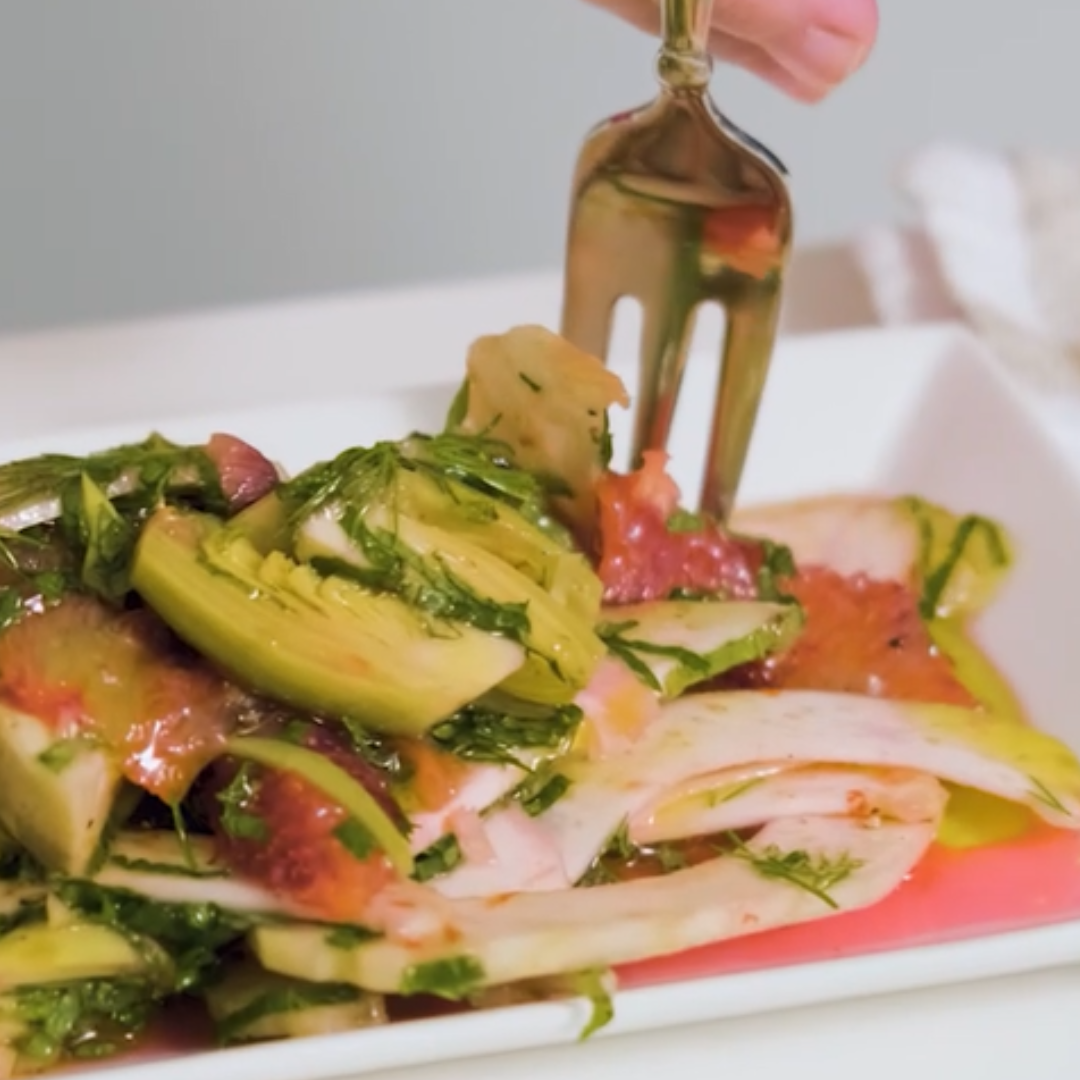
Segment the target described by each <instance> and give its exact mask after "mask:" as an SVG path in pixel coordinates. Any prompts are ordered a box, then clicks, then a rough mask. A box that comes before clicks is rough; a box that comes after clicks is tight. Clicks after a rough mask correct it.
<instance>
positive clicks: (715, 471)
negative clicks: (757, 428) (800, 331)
mask: <svg viewBox="0 0 1080 1080" xmlns="http://www.w3.org/2000/svg"><path fill="white" fill-rule="evenodd" d="M725 311H726V314H727V326H726V329H725V333H724V347H723V359H722V362H721V367H720V381H719V385H718V387H717V395H716V403H715V405H714V407H713V417H712V429H711V431H710V433H709V446H708V450H707V453H706V457H705V475H704V478H703V482H702V488H701V500H700V504H699V505H700V508H701V510H703V511H704V512H705V513H707V514H710V515H713V516H715V517H716V518H718V519H719V520H720V521H727V520H728V517H729V515H730V513H731V509H732V506H733V504H734V502H735V496H736V494H737V492H738V489H739V481H740V480H741V479H742V472H743V466H744V465H745V464H746V455H747V451H748V450H749V448H750V438H751V436H752V434H753V430H754V421H755V418H756V416H757V411H758V405H759V404H760V402H761V396H762V391H763V390H764V389H765V379H766V376H767V375H768V372H769V362H770V360H771V358H772V349H773V342H774V340H775V338H776V326H777V322H778V317H779V311H780V291H779V282H778V281H775V283H774V284H773V287H772V288H771V289H770V288H768V287H767V286H764V285H763V286H759V290H758V291H757V294H756V295H754V294H751V298H750V299H742V300H741V301H731V300H729V302H728V303H727V305H726V306H725Z"/></svg>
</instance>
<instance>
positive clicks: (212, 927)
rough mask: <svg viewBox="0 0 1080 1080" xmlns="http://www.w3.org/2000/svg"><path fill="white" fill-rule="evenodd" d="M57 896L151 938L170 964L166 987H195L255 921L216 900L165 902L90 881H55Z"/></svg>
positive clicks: (88, 914) (92, 916) (139, 937)
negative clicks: (171, 970)
mask: <svg viewBox="0 0 1080 1080" xmlns="http://www.w3.org/2000/svg"><path fill="white" fill-rule="evenodd" d="M53 891H54V893H55V894H56V896H57V898H58V899H59V900H60V901H61V902H62V903H63V904H64V905H65V906H66V907H68V908H70V909H71V910H72V911H75V912H78V913H79V914H80V915H82V916H83V918H85V919H88V920H90V921H91V922H97V923H101V924H103V925H105V926H109V927H111V928H112V929H114V930H118V931H119V932H120V933H122V934H125V935H127V936H128V937H132V938H133V939H134V940H136V941H152V942H155V943H156V944H157V945H158V946H159V947H160V948H161V949H164V950H165V952H166V953H168V955H169V957H170V958H171V960H172V963H173V973H172V976H171V985H170V987H169V989H170V990H172V991H175V992H178V993H179V992H186V991H190V990H194V989H197V988H198V987H200V986H202V985H203V984H204V983H205V981H206V980H207V979H208V978H210V977H211V976H212V975H213V974H214V973H215V972H216V970H217V968H218V964H219V962H220V959H221V955H222V954H223V952H224V951H225V950H226V949H228V948H229V947H231V946H234V945H235V944H236V943H238V942H239V941H240V940H241V939H242V938H243V936H244V935H245V934H246V933H247V932H248V930H249V929H250V928H251V926H252V922H253V920H252V919H251V918H250V917H249V916H246V915H243V914H241V913H239V912H235V911H225V910H224V909H223V908H220V907H218V906H217V905H216V904H206V903H199V904H184V903H167V902H163V901H161V900H156V899H153V898H152V897H147V896H142V895H141V894H139V893H135V892H132V891H130V890H128V889H118V888H111V887H110V888H105V887H103V886H101V885H97V884H95V883H94V882H92V881H74V880H59V881H56V882H55V883H54V885H53Z"/></svg>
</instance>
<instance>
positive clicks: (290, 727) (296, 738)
mask: <svg viewBox="0 0 1080 1080" xmlns="http://www.w3.org/2000/svg"><path fill="white" fill-rule="evenodd" d="M314 727H315V725H314V724H313V723H312V722H311V721H310V720H295V719H294V720H289V721H287V722H286V724H285V726H284V727H283V728H282V729H281V737H282V738H283V739H284V740H285V741H286V742H290V743H292V744H293V745H294V746H305V745H306V744H307V740H308V736H309V735H310V734H311V732H312V730H313V729H314Z"/></svg>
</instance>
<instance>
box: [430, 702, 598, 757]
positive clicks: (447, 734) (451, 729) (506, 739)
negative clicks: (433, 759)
mask: <svg viewBox="0 0 1080 1080" xmlns="http://www.w3.org/2000/svg"><path fill="white" fill-rule="evenodd" d="M582 716H583V714H582V711H581V709H579V708H578V707H577V706H576V705H560V706H552V707H550V708H543V707H530V706H529V705H527V704H525V703H523V702H522V703H518V702H512V703H505V704H504V705H502V706H500V705H499V704H495V705H488V704H485V703H483V702H474V703H471V704H469V705H466V706H464V707H463V708H462V709H460V710H459V711H458V712H456V713H455V714H454V715H453V716H451V717H450V718H449V719H447V720H444V721H442V722H441V723H439V724H437V725H436V726H435V727H434V728H433V729H432V731H431V738H432V739H433V740H434V741H435V742H436V743H437V744H438V745H439V746H440V747H442V748H443V749H444V750H446V751H448V752H449V753H451V754H454V755H455V756H457V757H460V758H463V759H464V760H466V761H486V762H493V763H495V764H503V765H516V766H519V767H522V768H523V767H524V766H522V764H521V761H520V759H519V756H520V751H522V750H559V749H561V748H562V747H564V746H566V745H567V743H568V742H569V740H570V739H571V738H572V737H573V734H574V732H575V731H576V730H577V728H578V725H579V724H580V723H581V720H582Z"/></svg>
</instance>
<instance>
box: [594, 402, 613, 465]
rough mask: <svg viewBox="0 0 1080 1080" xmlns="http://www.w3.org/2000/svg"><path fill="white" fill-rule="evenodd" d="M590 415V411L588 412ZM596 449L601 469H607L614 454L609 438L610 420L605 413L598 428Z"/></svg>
mask: <svg viewBox="0 0 1080 1080" xmlns="http://www.w3.org/2000/svg"><path fill="white" fill-rule="evenodd" d="M589 411H590V413H591V412H592V410H591V409H590V410H589ZM596 446H597V449H598V450H599V452H600V464H601V466H602V467H603V468H605V469H606V468H607V467H608V466H609V465H610V464H611V459H612V457H613V456H614V454H615V444H614V442H613V441H612V438H611V419H610V418H609V416H608V414H607V412H605V413H604V419H603V422H602V424H601V427H600V435H599V438H598V439H597V440H596Z"/></svg>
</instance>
